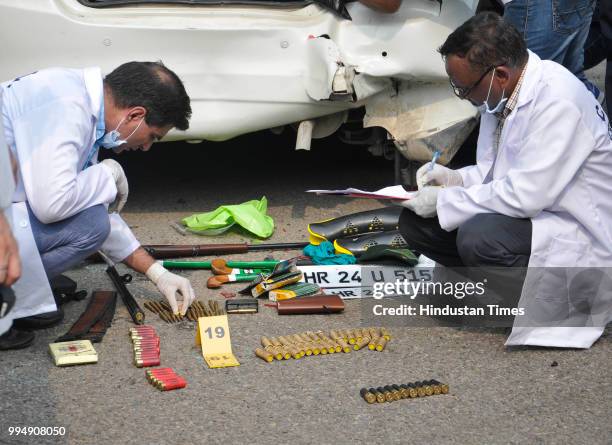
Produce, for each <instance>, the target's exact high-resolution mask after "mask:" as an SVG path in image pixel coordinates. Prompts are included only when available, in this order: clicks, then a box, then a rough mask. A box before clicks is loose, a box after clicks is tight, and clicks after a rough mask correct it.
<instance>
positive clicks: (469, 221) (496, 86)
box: [400, 13, 612, 348]
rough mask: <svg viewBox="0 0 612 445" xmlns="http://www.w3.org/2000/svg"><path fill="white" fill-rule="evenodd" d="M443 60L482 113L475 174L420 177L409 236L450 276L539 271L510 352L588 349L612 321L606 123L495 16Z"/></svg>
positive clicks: (468, 170) (441, 172)
mask: <svg viewBox="0 0 612 445" xmlns="http://www.w3.org/2000/svg"><path fill="white" fill-rule="evenodd" d="M439 51H440V53H441V54H442V56H443V58H444V60H445V63H446V71H447V73H448V75H449V77H450V83H451V86H452V88H453V90H454V92H455V94H456V95H457V96H459V97H460V98H462V99H467V100H469V101H471V102H472V103H473V104H474V105H475V106H478V107H480V108H481V124H480V134H479V137H478V145H477V164H476V165H474V166H469V167H465V168H462V169H459V170H450V169H448V168H445V167H443V166H440V165H436V166H435V167H434V168H433V169H432V170H431V171H430V166H429V165H425V166H424V167H422V168H421V169H419V171H418V172H417V183H418V185H419V191H418V192H417V194H416V195H415V197H414V198H413V199H412V200H409V201H405V202H404V203H402V204H403V205H404V207H406V208H407V209H409V210H404V211H403V212H402V215H401V218H400V230H401V232H402V235H403V236H404V237H405V238H406V241H407V242H408V244H409V246H410V247H412V248H414V249H416V250H418V251H420V252H423V253H424V254H425V255H427V256H428V257H430V258H433V259H434V260H436V261H437V262H439V263H441V264H442V265H445V266H469V267H475V266H476V267H485V266H505V267H527V266H528V267H529V269H528V271H527V276H526V278H525V281H524V283H523V285H522V292H521V291H520V290H519V292H520V293H521V295H520V301H518V305H519V307H523V308H525V310H526V311H527V315H526V316H525V317H516V318H515V320H514V328H513V331H512V333H511V335H510V337H509V338H508V340H507V343H506V344H507V345H539V346H555V347H575V348H588V347H590V346H591V345H592V344H593V343H594V342H595V341H596V340H597V339H598V338H599V337H600V336H601V334H602V333H603V331H604V328H605V325H606V324H607V323H609V322H610V321H611V320H612V300H611V299H610V294H611V293H612V280H611V279H610V277H609V276H604V275H602V273H603V272H602V271H601V269H599V272H597V271H596V272H595V273H592V272H593V270H594V268H606V267H611V266H612V199H610V197H611V196H612V142H611V138H612V130H610V127H609V123H608V118H607V116H606V115H605V113H604V112H603V110H602V109H601V106H600V105H599V104H598V103H597V101H596V100H595V99H594V97H593V96H592V95H591V94H590V93H589V92H588V91H587V90H586V88H585V87H584V85H583V84H582V83H581V82H580V81H579V80H577V79H576V78H575V77H574V76H573V75H572V74H571V73H570V72H569V71H567V70H566V69H565V68H563V67H562V66H561V65H559V64H557V63H555V62H550V61H542V60H540V59H539V58H538V56H537V55H535V54H534V53H532V52H530V51H528V50H527V48H526V46H525V42H524V41H523V39H522V37H521V35H520V34H519V32H518V31H516V29H514V28H513V27H512V26H511V25H509V24H507V23H505V22H504V21H503V20H502V18H501V17H499V16H498V15H496V14H494V13H482V14H479V15H476V16H475V17H473V18H471V19H470V20H468V21H467V22H466V23H464V24H463V25H461V26H460V27H459V28H458V29H457V30H455V31H454V32H453V33H452V34H451V35H450V36H449V37H448V39H447V40H446V42H445V43H444V44H443V45H442V46H441V48H440V49H439ZM559 268H561V269H559ZM576 268H591V272H587V273H586V274H583V275H580V276H581V277H582V278H584V279H586V280H587V282H586V283H582V284H581V285H577V280H575V278H579V273H578V269H576ZM610 270H612V269H610ZM608 275H609V272H608ZM593 278H596V279H597V283H594V282H588V280H590V279H593ZM519 284H520V283H519ZM578 284H580V283H578ZM597 285H602V286H604V287H605V288H600V289H598V290H597V296H596V298H595V300H596V301H592V302H591V303H592V304H591V305H590V307H588V308H586V309H587V310H585V305H584V304H583V303H584V301H581V300H580V299H581V298H582V296H583V295H582V294H583V293H584V292H583V291H584V290H585V289H588V288H589V286H590V287H591V288H593V286H595V287H597ZM587 306H588V305H587ZM534 311H535V312H537V316H536V317H535V319H534V318H533V317H532V318H531V319H530V318H529V317H530V313H531V315H533V314H534ZM542 314H545V315H547V316H549V317H550V318H549V320H548V321H549V322H548V323H541V321H542V320H541V316H542Z"/></svg>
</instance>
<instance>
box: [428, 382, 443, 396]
mask: <svg viewBox="0 0 612 445" xmlns="http://www.w3.org/2000/svg"><path fill="white" fill-rule="evenodd" d="M428 383H429V386H431V389H433V393H434V395H436V396H437V395H439V394H442V389H441V388H440V385H439V384H438V383H436V380H430V381H429V382H428Z"/></svg>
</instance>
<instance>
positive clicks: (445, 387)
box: [432, 380, 449, 394]
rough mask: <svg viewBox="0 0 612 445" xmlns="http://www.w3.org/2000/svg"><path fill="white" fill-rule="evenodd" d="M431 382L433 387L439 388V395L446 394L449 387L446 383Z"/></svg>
mask: <svg viewBox="0 0 612 445" xmlns="http://www.w3.org/2000/svg"><path fill="white" fill-rule="evenodd" d="M432 382H434V384H435V385H437V386H439V387H440V393H442V394H448V391H449V387H448V385H447V384H446V383H440V382H438V381H437V380H432Z"/></svg>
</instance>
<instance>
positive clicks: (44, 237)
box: [28, 204, 110, 279]
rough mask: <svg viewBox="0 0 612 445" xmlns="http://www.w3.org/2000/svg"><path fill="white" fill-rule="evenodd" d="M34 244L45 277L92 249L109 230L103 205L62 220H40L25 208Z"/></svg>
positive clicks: (78, 261) (108, 221)
mask: <svg viewBox="0 0 612 445" xmlns="http://www.w3.org/2000/svg"><path fill="white" fill-rule="evenodd" d="M28 212H29V215H30V223H31V224H32V232H33V234H34V240H35V241H36V246H37V247H38V251H39V252H40V257H41V259H42V263H43V266H44V268H45V272H46V273H47V277H48V278H49V279H51V278H53V277H55V276H57V275H59V274H61V273H62V272H65V271H66V270H68V269H70V268H71V267H74V266H75V265H76V264H78V263H80V262H81V261H83V260H84V259H85V258H87V257H88V256H89V255H91V254H92V253H94V252H96V251H97V250H98V249H100V247H101V246H102V244H103V243H104V241H105V240H106V238H107V237H108V234H109V233H110V220H109V217H108V212H107V210H106V208H105V207H104V206H103V205H101V204H99V205H96V206H93V207H90V208H88V209H85V210H83V211H82V212H80V213H77V214H76V215H74V216H71V217H70V218H67V219H65V220H63V221H58V222H56V223H52V224H43V223H41V222H40V221H39V220H38V219H37V218H36V216H34V214H33V213H32V210H31V209H30V208H29V207H28Z"/></svg>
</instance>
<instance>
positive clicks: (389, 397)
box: [378, 386, 395, 402]
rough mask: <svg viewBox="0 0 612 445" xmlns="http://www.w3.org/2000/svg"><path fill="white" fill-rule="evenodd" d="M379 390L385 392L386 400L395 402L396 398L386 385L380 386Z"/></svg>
mask: <svg viewBox="0 0 612 445" xmlns="http://www.w3.org/2000/svg"><path fill="white" fill-rule="evenodd" d="M378 390H379V391H380V392H382V393H383V395H384V396H385V401H386V402H393V400H394V399H395V398H394V397H393V394H392V393H391V391H389V390H388V389H387V387H386V386H385V387H378Z"/></svg>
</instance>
